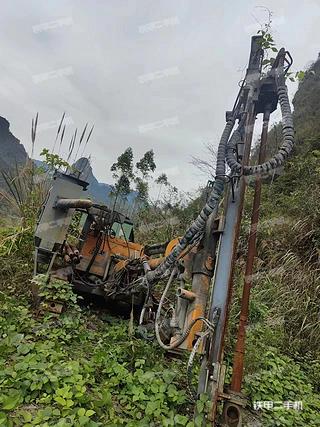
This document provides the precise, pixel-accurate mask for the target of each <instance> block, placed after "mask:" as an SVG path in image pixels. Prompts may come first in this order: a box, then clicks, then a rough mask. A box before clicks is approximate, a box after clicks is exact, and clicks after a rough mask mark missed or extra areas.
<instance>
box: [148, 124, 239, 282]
mask: <svg viewBox="0 0 320 427" xmlns="http://www.w3.org/2000/svg"><path fill="white" fill-rule="evenodd" d="M234 123H235V118H232V119H231V120H228V121H227V123H226V126H225V128H224V131H223V133H222V136H221V139H220V143H219V147H218V153H217V164H216V174H217V177H216V180H215V182H214V185H213V188H212V192H211V195H210V197H209V200H208V201H207V203H206V204H205V206H204V207H203V209H202V211H201V212H200V214H199V215H198V217H197V218H196V219H195V220H194V222H193V223H192V224H191V226H190V227H189V228H188V230H187V231H186V233H185V235H184V236H183V237H182V238H181V240H180V242H179V243H178V244H177V246H176V247H175V248H174V249H173V251H172V252H171V253H170V254H169V255H168V256H167V257H166V259H165V260H164V261H163V263H162V264H160V265H159V267H157V268H156V269H155V270H153V271H149V272H148V273H147V274H146V277H147V280H148V281H149V282H150V283H152V282H156V281H157V280H158V279H159V278H160V277H162V276H163V275H164V274H165V272H166V271H167V270H171V268H172V267H173V266H174V264H175V262H176V261H177V259H178V258H179V256H180V255H181V253H182V252H183V251H184V250H185V249H186V247H187V246H188V245H189V244H190V243H191V242H192V240H193V238H194V236H195V235H196V234H197V233H199V232H201V231H202V230H203V229H204V227H205V224H206V221H207V219H208V217H209V216H210V214H211V213H212V212H213V210H214V209H215V207H216V206H217V205H218V204H219V201H220V199H221V197H222V194H223V190H224V182H225V172H226V164H225V157H226V147H227V142H228V140H229V137H230V134H231V132H232V129H233V127H234Z"/></svg>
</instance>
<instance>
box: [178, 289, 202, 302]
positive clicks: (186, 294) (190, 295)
mask: <svg viewBox="0 0 320 427" xmlns="http://www.w3.org/2000/svg"><path fill="white" fill-rule="evenodd" d="M196 296H197V295H196V294H195V293H194V292H192V291H188V290H187V289H183V288H178V289H177V297H179V298H183V299H186V300H188V301H190V302H192V301H194V300H195V299H196Z"/></svg>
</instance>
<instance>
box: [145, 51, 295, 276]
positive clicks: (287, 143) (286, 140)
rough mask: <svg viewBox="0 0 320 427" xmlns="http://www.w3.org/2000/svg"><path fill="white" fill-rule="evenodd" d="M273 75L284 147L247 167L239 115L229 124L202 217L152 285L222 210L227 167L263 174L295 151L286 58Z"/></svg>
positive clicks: (237, 171) (153, 273)
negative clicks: (241, 155) (240, 150)
mask: <svg viewBox="0 0 320 427" xmlns="http://www.w3.org/2000/svg"><path fill="white" fill-rule="evenodd" d="M281 51H283V52H284V49H282V50H281ZM273 72H274V73H275V81H276V87H277V94H278V99H279V104H280V108H281V115H282V136H283V143H282V145H281V147H280V149H279V151H278V153H277V154H276V155H275V156H274V157H272V158H271V159H270V160H268V161H267V162H265V163H263V164H261V165H256V166H243V165H242V164H241V163H239V162H238V161H237V159H236V156H235V148H236V144H237V142H238V140H239V138H240V137H241V133H240V132H241V130H242V129H241V127H240V126H241V123H240V125H239V127H238V129H236V130H235V131H234V132H233V134H232V136H231V137H230V135H231V132H232V129H233V127H234V124H235V121H236V114H234V115H233V117H232V118H231V119H229V120H228V121H227V123H226V125H225V128H224V131H223V133H222V136H221V139H220V142H219V146H218V153H217V162H216V179H215V182H214V185H213V188H212V192H211V195H210V197H209V199H208V201H207V203H206V205H205V206H204V207H203V209H202V210H201V212H200V214H199V215H198V217H197V218H196V219H195V220H194V221H193V223H192V224H191V226H190V227H189V228H188V230H187V231H186V232H185V234H184V236H183V237H182V238H181V240H180V242H179V243H178V244H177V246H176V247H175V248H174V249H173V251H172V252H171V253H170V254H169V255H168V256H167V257H166V259H165V260H164V261H163V262H162V264H160V265H159V266H158V267H157V268H156V269H155V270H153V271H149V272H147V274H146V279H147V281H148V282H149V283H155V282H156V281H157V280H159V279H160V278H161V277H162V276H163V275H164V274H165V273H166V272H167V271H168V270H169V271H170V270H171V269H172V268H173V267H174V265H175V263H176V261H177V260H178V258H179V256H180V255H181V254H182V252H183V251H184V250H185V249H186V248H187V246H188V245H189V244H190V242H192V240H193V239H194V236H195V235H196V234H199V233H200V232H202V230H204V227H205V224H206V221H207V219H208V217H209V216H210V214H211V213H212V212H213V211H214V209H215V208H216V207H217V206H218V204H219V202H220V200H221V197H222V195H223V190H224V184H225V179H226V178H225V173H226V165H228V166H229V168H230V169H231V173H232V174H241V173H242V174H243V175H257V174H263V173H266V172H269V171H270V170H272V169H275V168H278V167H279V166H281V165H283V163H284V161H285V160H286V158H287V157H288V155H289V154H290V152H291V151H292V148H293V145H294V129H293V119H292V112H291V107H290V102H289V98H288V91H287V87H286V84H285V72H284V55H283V56H282V57H280V60H279V63H278V66H277V68H276V69H274V70H273Z"/></svg>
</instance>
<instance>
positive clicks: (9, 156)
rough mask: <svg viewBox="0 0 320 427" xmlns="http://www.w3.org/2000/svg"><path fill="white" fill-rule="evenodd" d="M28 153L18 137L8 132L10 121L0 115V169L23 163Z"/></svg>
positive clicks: (7, 168)
mask: <svg viewBox="0 0 320 427" xmlns="http://www.w3.org/2000/svg"><path fill="white" fill-rule="evenodd" d="M27 159H28V154H27V152H26V150H25V148H24V146H23V145H22V144H20V141H19V139H18V138H16V137H15V136H14V135H12V133H11V132H10V123H9V122H8V120H6V119H5V118H4V117H0V170H9V169H11V168H13V167H15V166H16V164H18V165H19V164H20V165H21V164H24V163H25V162H26V160H27Z"/></svg>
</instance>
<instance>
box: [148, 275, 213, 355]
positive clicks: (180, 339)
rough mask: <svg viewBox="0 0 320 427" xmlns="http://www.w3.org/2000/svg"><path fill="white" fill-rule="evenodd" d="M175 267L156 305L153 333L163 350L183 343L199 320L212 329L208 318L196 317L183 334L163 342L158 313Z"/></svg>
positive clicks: (171, 280) (159, 313)
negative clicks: (171, 341) (168, 341)
mask: <svg viewBox="0 0 320 427" xmlns="http://www.w3.org/2000/svg"><path fill="white" fill-rule="evenodd" d="M176 273H177V272H176V269H175V268H174V269H173V270H172V272H171V274H170V277H169V280H168V282H167V285H166V287H165V289H164V291H163V293H162V295H161V299H160V302H159V305H158V310H157V313H156V320H155V333H156V338H157V341H158V344H159V345H160V347H162V348H163V349H164V350H173V349H174V348H177V347H179V345H181V344H182V343H183V341H184V340H185V339H186V338H187V336H188V335H189V333H190V331H191V329H192V328H193V326H194V325H195V324H196V323H197V322H198V321H199V320H201V321H202V322H203V323H204V324H205V325H206V326H207V327H208V329H209V330H211V331H212V330H213V325H212V324H211V323H210V322H209V320H208V319H206V318H205V317H197V318H196V319H193V320H192V321H191V322H190V323H189V325H188V327H187V328H186V330H185V331H184V332H183V334H181V336H180V337H179V338H177V339H176V340H175V341H174V342H173V343H171V344H169V345H167V344H165V343H164V342H163V341H162V339H161V336H160V315H161V308H162V306H163V303H164V300H165V298H166V295H167V292H168V290H169V288H170V286H171V284H172V282H173V279H174V277H175V275H176Z"/></svg>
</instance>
